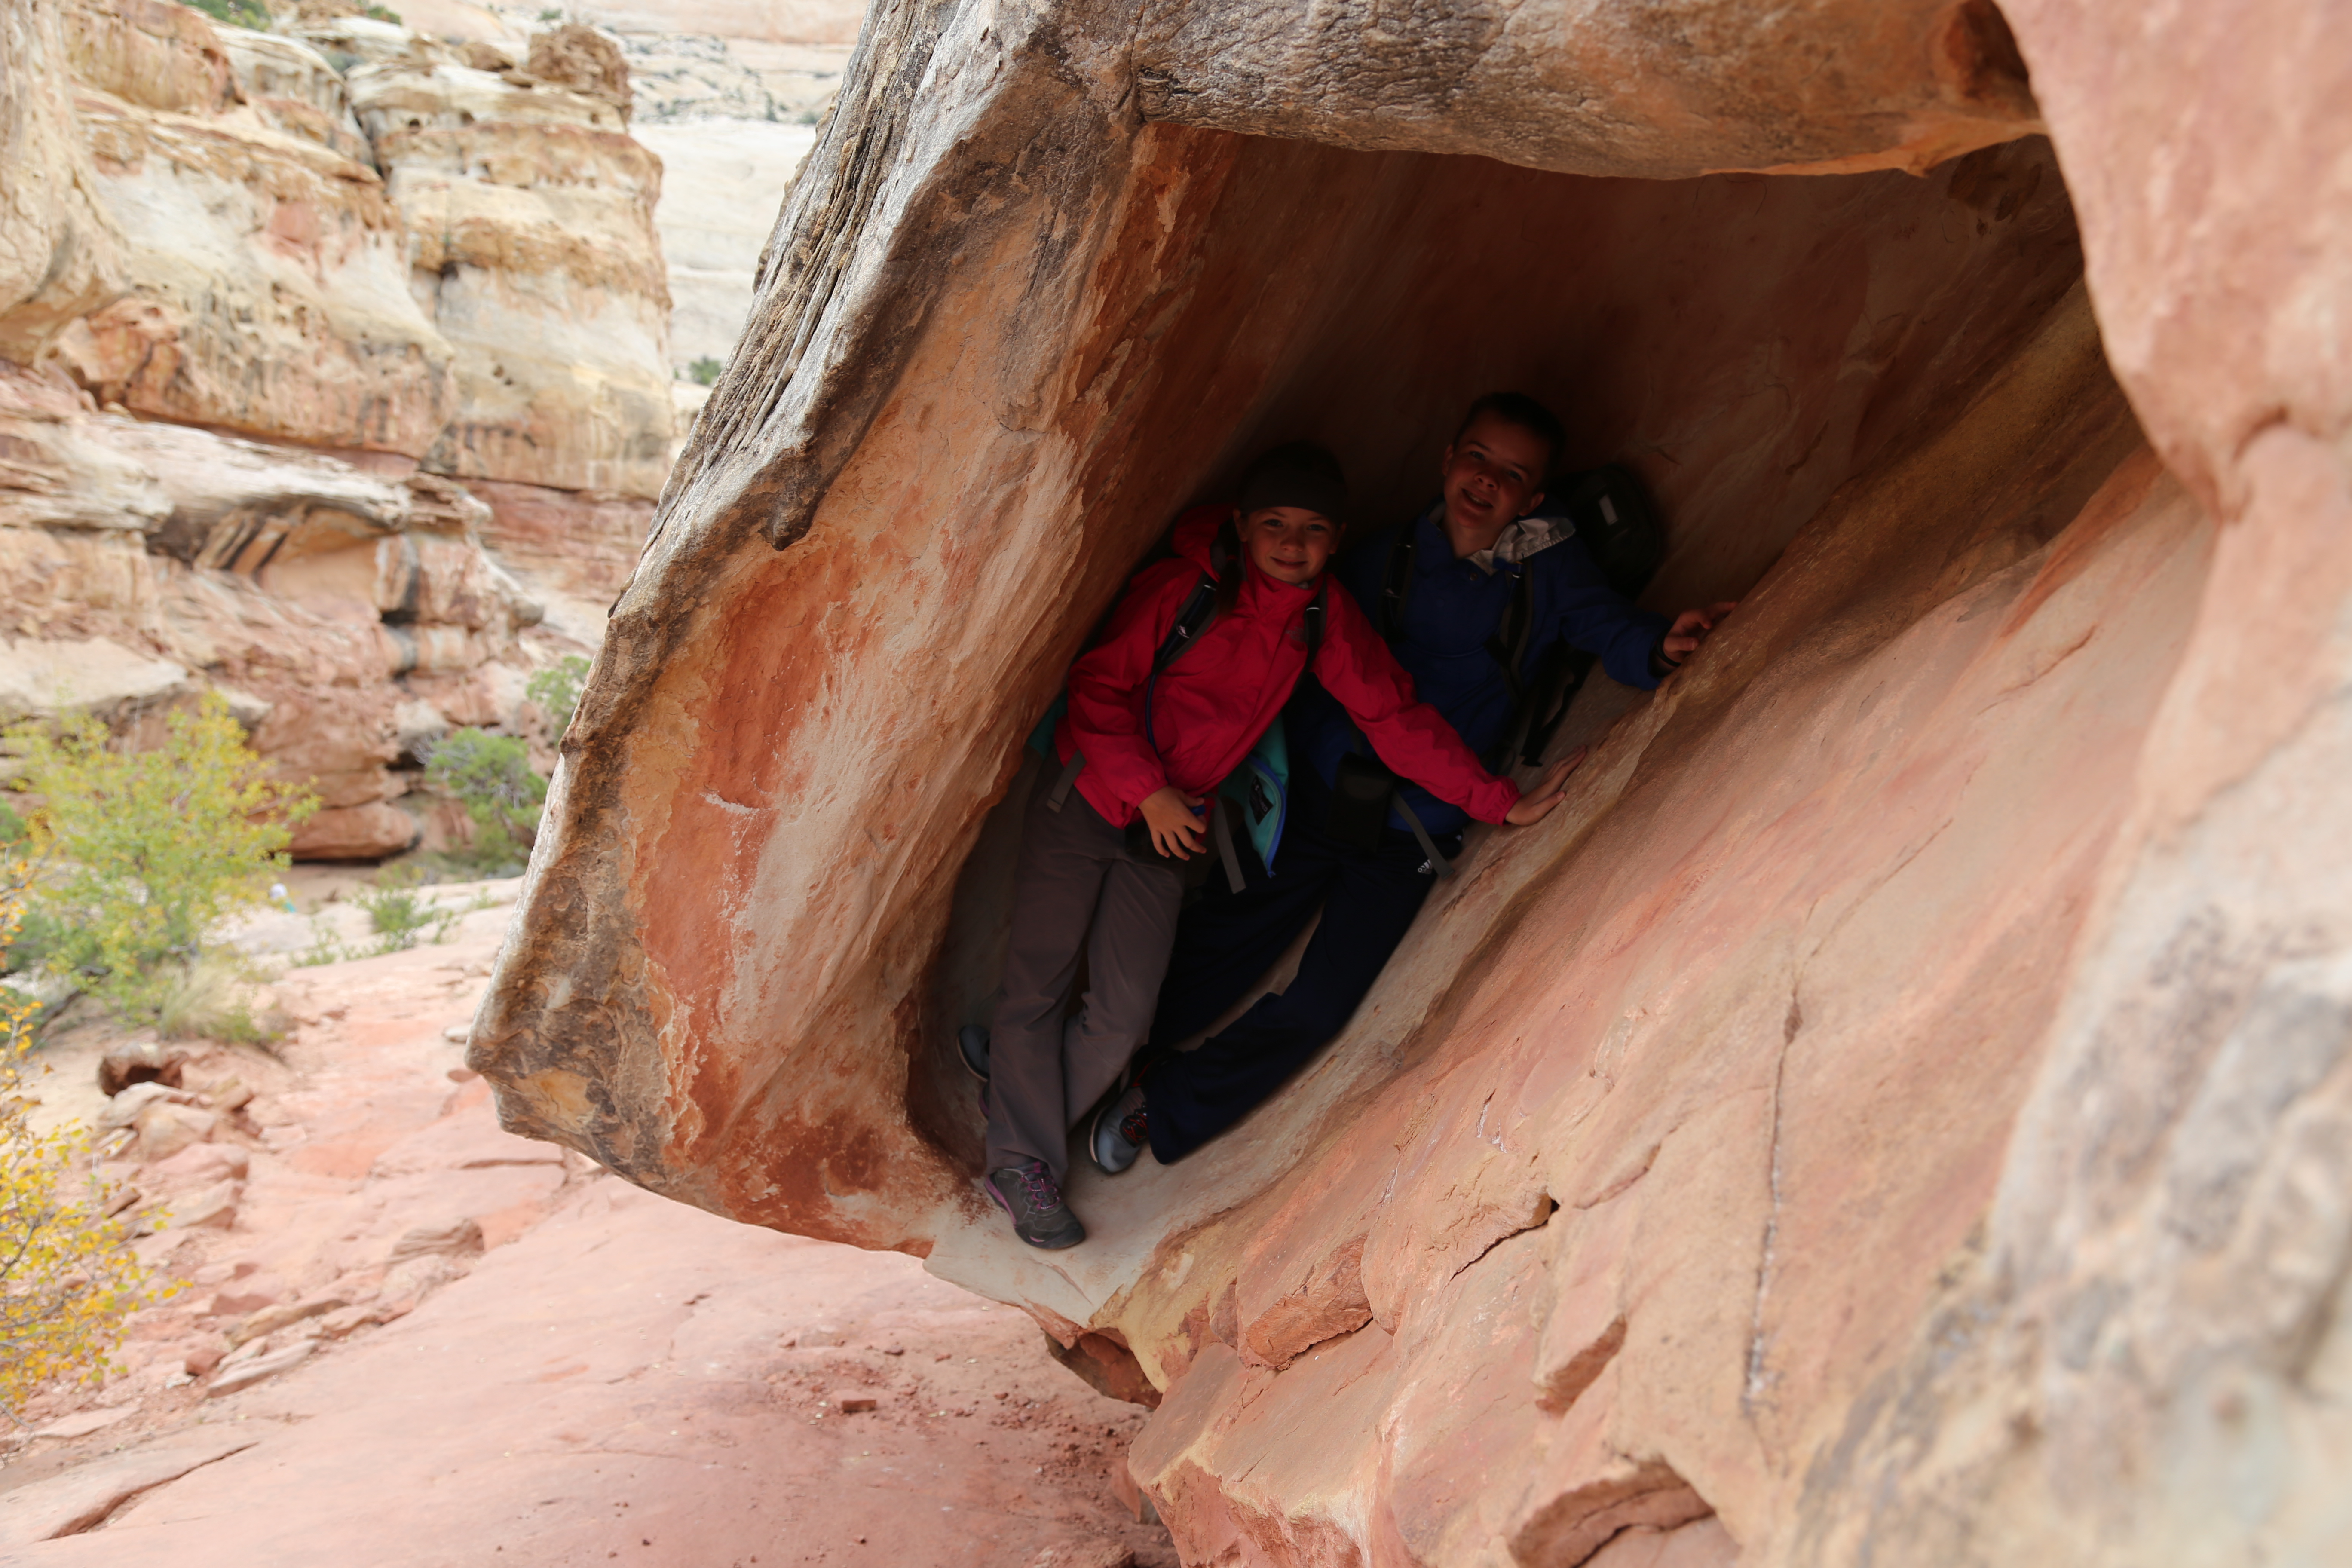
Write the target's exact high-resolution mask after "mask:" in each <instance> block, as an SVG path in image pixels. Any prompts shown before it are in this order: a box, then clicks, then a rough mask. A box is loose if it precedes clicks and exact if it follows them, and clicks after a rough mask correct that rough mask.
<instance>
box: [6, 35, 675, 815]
mask: <svg viewBox="0 0 2352 1568" xmlns="http://www.w3.org/2000/svg"><path fill="white" fill-rule="evenodd" d="M0 16H5V22H6V26H8V27H9V28H10V29H11V32H10V35H9V36H10V39H11V51H10V61H9V68H8V72H7V77H6V83H5V92H6V94H7V99H6V104H5V109H6V121H5V123H6V132H5V134H6V137H7V144H6V150H7V151H8V153H9V154H10V160H11V163H12V164H14V165H15V166H18V167H21V168H26V169H28V170H33V171H37V177H34V178H31V179H28V180H26V181H24V182H12V183H11V184H10V185H9V190H8V195H7V197H6V200H7V201H8V202H9V203H10V204H11V205H10V207H9V209H8V211H7V212H6V213H5V215H0V245H5V246H6V247H8V249H7V251H6V255H7V257H8V258H9V259H8V261H7V264H6V267H5V269H0V283H5V288H0V356H5V359H0V438H5V441H6V442H7V449H8V451H9V453H10V454H11V455H10V458H9V462H8V466H7V468H5V471H0V571H5V574H6V580H7V583H8V584H9V589H10V598H9V602H8V616H7V618H8V621H9V625H8V626H7V628H6V635H8V636H9V637H11V638H12V639H14V640H12V641H11V643H10V644H9V650H8V655H7V658H6V660H5V665H6V668H5V672H0V673H5V686H6V688H7V689H9V690H10V691H12V692H19V693H21V694H23V700H22V701H18V702H16V703H15V706H16V708H19V709H28V710H42V711H46V710H49V709H51V708H53V707H55V706H56V705H57V703H58V701H60V700H74V701H86V702H89V703H93V704H95V705H97V706H99V707H100V708H103V709H105V710H108V711H110V712H112V713H115V714H116V715H117V716H118V717H121V716H122V715H123V714H124V713H127V712H129V711H131V710H135V709H136V708H137V707H138V706H139V705H140V704H142V703H143V704H149V705H152V703H154V702H157V701H169V700H178V698H179V697H181V696H183V695H184V694H187V693H189V692H192V691H193V690H194V689H197V688H199V687H201V686H204V685H207V684H210V685H216V686H222V687H224V688H226V689H229V690H230V691H231V692H232V693H233V695H234V698H235V700H236V702H237V703H238V704H239V708H238V711H239V712H240V715H241V716H242V717H245V718H246V719H247V724H248V728H249V729H251V731H252V733H253V738H254V742H255V744H256V745H257V746H258V747H259V748H260V749H261V750H262V751H263V752H265V754H267V755H268V756H270V757H271V758H272V759H273V760H275V761H276V762H277V763H278V765H279V766H280V768H281V769H282V770H283V771H285V772H286V773H289V775H290V776H293V777H296V778H299V779H304V780H312V781H315V782H316V783H317V784H318V787H319V789H320V794H321V795H322V797H323V798H324V799H325V802H326V806H327V809H326V810H325V811H323V812H322V813H321V814H320V816H318V817H316V818H314V819H313V820H312V821H311V823H310V824H309V825H308V826H306V827H305V828H304V829H303V831H302V833H301V835H300V837H299V838H298V839H297V842H296V845H295V849H296V852H297V853H298V854H304V855H310V856H316V857H330V858H341V857H373V856H379V855H383V854H386V853H390V852H393V851H395V850H398V849H400V848H402V847H405V846H407V845H408V844H409V843H410V842H412V841H413V840H414V839H415V837H416V834H417V825H416V823H415V821H414V820H412V819H411V817H410V816H408V815H407V814H405V813H404V812H403V811H402V810H400V809H399V808H398V807H396V806H395V805H394V804H393V802H394V801H395V800H396V799H398V798H399V797H400V796H401V795H403V794H404V791H405V790H406V789H407V787H408V785H409V784H410V782H411V781H412V780H413V779H414V777H415V767H416V765H417V762H418V757H417V750H418V747H419V746H420V745H422V744H425V743H427V742H430V741H431V740H432V739H434V738H435V737H436V736H437V735H438V734H440V733H444V732H446V731H447V730H448V729H450V728H452V727H454V726H456V725H459V724H467V723H474V724H489V725H492V726H500V727H513V726H516V725H528V724H530V723H531V722H533V720H532V719H531V716H530V714H528V713H526V712H525V711H524V710H523V708H522V701H523V697H522V688H523V685H524V682H525V679H526V677H527V674H528V671H529V669H530V666H531V665H532V664H533V663H534V662H537V661H540V660H543V659H545V658H549V657H551V656H553V655H556V654H561V653H565V652H571V651H579V650H584V649H589V648H593V646H594V642H595V639H596V637H597V635H598V632H599V630H600V626H599V622H600V621H601V610H602V606H603V604H604V602H605V601H606V600H608V599H609V597H610V595H611V593H612V592H613V591H614V589H615V588H616V587H617V586H618V584H619V583H620V581H621V580H622V579H623V578H624V577H625V575H626V573H627V570H628V566H629V563H630V562H631V561H632V560H633V559H634V557H635V549H636V545H637V543H638V542H639V540H640V539H641V538H642V536H643V533H644V529H645V523H646V517H647V514H648V513H649V512H650V510H651V504H652V497H653V496H654V495H655V494H656V492H657V491H658V489H659V488H660V485H661V482H662V479H663V477H664V476H665V475H666V473H667V468H668V460H669V444H670V441H671V432H672V428H673V415H672V411H671V394H670V390H669V376H668V369H667V352H666V348H665V346H664V331H665V313H666V311H667V294H666V292H665V290H664V288H663V283H662V267H661V260H660V251H659V243H658V239H657V237H656V235H655V232H654V229H653V226H652V223H651V211H652V205H653V202H654V200H655V198H656V195H657V193H658V188H659V163H658V162H657V161H656V159H655V158H654V157H653V155H652V154H651V153H647V152H646V150H645V149H644V148H643V147H641V146H639V145H637V144H636V143H635V142H633V141H631V140H630V139H629V137H628V136H627V134H626V132H625V109H626V96H627V89H626V72H625V66H624V65H623V64H622V61H621V57H620V55H619V52H618V50H617V49H615V48H614V47H613V46H612V45H610V44H609V43H608V42H604V41H603V40H601V39H597V38H595V37H594V35H593V34H587V33H586V32H585V30H584V29H572V30H570V31H568V32H562V36H561V37H558V38H556V39H555V42H557V43H562V44H565V45H567V47H552V45H551V47H547V48H544V49H542V50H541V55H543V56H544V58H540V57H537V56H533V57H530V60H529V61H528V62H527V63H530V64H531V65H532V66H533V67H534V68H535V70H534V69H526V68H524V67H523V65H521V64H518V63H517V62H516V61H514V60H510V59H507V58H504V57H503V56H499V55H498V54H497V53H496V52H495V51H492V52H491V53H490V54H488V55H486V56H482V57H481V58H482V59H483V63H484V65H485V67H486V68H482V69H475V68H471V67H468V66H467V65H466V64H464V63H463V50H462V49H459V48H457V47H454V46H445V45H442V44H439V43H437V42H435V41H433V40H431V39H427V38H425V37H420V36H418V35H415V34H413V33H411V32H409V31H407V30H405V29H404V28H401V27H398V26H391V25H389V24H385V23H382V22H377V21H372V20H369V19H367V18H364V17H350V18H344V19H341V20H339V21H332V22H327V23H320V24H313V25H304V26H296V27H295V28H294V29H293V30H292V31H291V32H287V33H261V32H256V31H251V30H248V29H246V28H241V27H230V26H215V24H214V23H213V22H211V21H210V20H208V19H207V18H206V17H205V16H204V15H203V14H201V13H199V12H197V11H195V10H194V9H192V8H190V7H188V6H186V5H179V4H174V3H171V0H72V3H71V4H67V5H30V4H21V5H8V6H6V7H5V10H0ZM583 40H584V41H583ZM461 476H462V477H463V478H465V479H477V480H478V482H480V483H481V485H482V493H480V494H476V493H473V492H471V491H469V490H468V489H467V488H465V486H464V484H462V483H460V482H458V479H459V477H461ZM509 545H511V546H512V549H511V552H509V551H508V549H507V547H508V546H509ZM518 572H519V573H521V574H524V575H526V576H529V577H530V578H532V579H533V581H532V583H531V584H530V586H528V587H526V586H525V585H524V584H522V583H520V582H519V581H518V579H517V577H516V575H515V574H516V573H518ZM550 606H552V607H553V608H554V609H555V611H556V617H555V618H556V623H557V625H558V626H560V627H561V628H562V629H561V631H555V630H538V629H534V628H538V627H540V626H541V622H542V619H543V617H544V616H545V615H546V612H547V610H548V608H549V607H550ZM165 672H169V674H168V678H167V675H166V673H165ZM126 705H127V706H126Z"/></svg>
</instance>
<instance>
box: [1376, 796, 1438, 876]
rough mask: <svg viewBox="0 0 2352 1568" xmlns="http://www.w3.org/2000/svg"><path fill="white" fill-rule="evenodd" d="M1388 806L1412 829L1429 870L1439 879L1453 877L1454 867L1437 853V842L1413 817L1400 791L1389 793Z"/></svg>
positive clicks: (1417, 819) (1416, 817)
mask: <svg viewBox="0 0 2352 1568" xmlns="http://www.w3.org/2000/svg"><path fill="white" fill-rule="evenodd" d="M1389 804H1390V805H1392V806H1394V807H1396V814H1397V815H1398V816H1402V817H1403V818H1404V825H1405V826H1407V827H1410V828H1412V836H1413V837H1414V838H1415V839H1416V840H1417V841H1418V842H1419V843H1420V845H1421V852H1422V853H1423V854H1424V855H1426V856H1428V857H1429V868H1430V869H1431V870H1432V871H1433V872H1435V873H1436V874H1437V875H1438V876H1441V877H1451V876H1452V875H1454V867H1453V866H1452V865H1451V864H1450V863H1449V862H1448V861H1447V860H1446V858H1445V857H1444V856H1443V855H1441V854H1439V853H1438V852H1437V840H1436V839H1434V838H1432V837H1430V836H1429V829H1428V828H1426V827H1423V826H1422V825H1421V818H1420V817H1418V816H1414V815H1413V810H1412V805H1410V804H1408V803H1407V802H1406V800H1405V798H1404V791H1402V790H1401V789H1400V790H1395V791H1392V792H1391V794H1390V795H1389Z"/></svg>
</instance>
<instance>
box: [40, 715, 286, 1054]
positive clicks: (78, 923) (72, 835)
mask: <svg viewBox="0 0 2352 1568" xmlns="http://www.w3.org/2000/svg"><path fill="white" fill-rule="evenodd" d="M165 730H166V734H165V740H164V742H163V745H162V746H160V747H158V748H157V749H155V750H153V751H149V752H129V751H121V750H118V749H116V748H115V747H114V746H113V745H112V744H111V743H110V742H111V738H110V735H109V734H108V732H107V729H106V726H105V725H104V724H102V723H100V722H99V721H97V720H96V719H93V718H91V717H89V715H88V714H79V713H77V714H70V715H68V717H66V718H65V719H64V720H62V721H59V722H58V724H57V726H56V727H55V729H54V730H52V729H49V728H47V727H44V726H42V725H39V724H26V725H20V726H19V727H18V728H17V729H16V730H15V731H12V734H11V739H12V740H13V741H14V742H15V743H16V748H17V750H18V752H19V754H20V755H21V756H22V757H23V759H24V773H23V782H24V785H25V788H26V791H27V792H28V793H29V795H30V796H31V797H33V799H34V800H35V801H37V804H33V805H31V806H30V809H28V810H27V811H26V813H25V817H26V826H27V827H28V828H29V829H30V831H31V842H32V845H33V848H34V851H35V854H36V857H37V860H36V864H37V866H38V868H39V874H38V877H37V881H36V883H35V885H34V888H33V890H32V900H33V911H32V912H33V916H34V921H33V929H32V930H31V931H30V932H29V935H30V937H31V939H32V942H31V945H33V946H35V947H36V948H37V949H38V950H39V951H40V952H41V954H42V957H41V967H42V968H43V969H45V970H47V972H49V973H58V974H64V975H68V976H70V977H71V978H72V979H73V981H74V982H75V983H76V984H79V985H80V986H82V987H84V988H85V989H88V990H89V991H91V992H93V993H95V994H97V995H98V997H99V999H100V1000H101V1001H103V1002H105V1003H106V1004H107V1005H109V1006H110V1007H111V1008H113V1009H114V1010H115V1012H116V1013H118V1014H119V1015H121V1016H123V1017H124V1018H127V1019H131V1020H134V1021H137V1022H141V1023H152V1022H154V1021H155V1020H156V1017H157V1016H158V1014H159V1013H160V1011H161V1010H162V1007H163V1003H164V1001H165V999H166V998H167V996H168V995H169V994H171V992H172V990H173V987H174V986H176V985H179V984H182V983H183V982H184V976H185V974H186V973H187V972H188V971H189V969H191V968H192V967H193V966H194V964H195V963H196V960H197V958H198V956H199V955H200V952H201V949H202V944H203V942H204V939H205V933H206V932H207V931H210V930H211V929H212V927H213V926H214V925H215V924H216V923H218V922H219V921H221V919H222V918H223V917H225V916H227V915H230V914H233V913H235V912H236V911H237V910H240V909H246V908H250V907H252V906H253V905H256V904H258V903H260V902H261V901H262V900H264V898H265V897H266V896H267V894H266V891H265V889H266V888H267V887H268V880H269V876H270V874H272V873H277V872H282V871H283V870H284V868H285V867H286V865H287V863H288V862H287V858H286V853H285V851H286V846H287V845H288V844H289V842H291V841H292V838H293V830H294V827H295V825H297V824H299V823H300V822H301V821H302V820H303V819H304V818H306V817H308V816H310V814H311V813H312V812H313V811H316V810H317V809H318V807H319V799H318V796H317V795H313V794H312V793H311V792H310V791H309V790H307V789H302V788H298V787H295V786H291V785H289V784H283V783H281V782H279V781H278V779H277V778H275V777H274V776H273V775H272V774H271V773H270V770H269V764H268V763H265V762H264V761H262V759H261V758H260V757H259V756H257V755H256V754H255V752H254V751H253V749H252V748H251V747H249V746H247V744H246V743H245V731H243V730H242V729H240V728H239V727H238V725H237V722H236V720H235V719H234V718H232V717H231V716H230V714H229V710H228V703H227V700H226V699H224V698H223V697H221V695H220V694H219V693H218V692H212V693H208V694H207V695H206V696H205V699H204V700H203V701H202V702H200V703H199V704H198V705H197V706H196V707H195V708H194V709H193V710H180V711H177V712H174V713H173V714H172V715H171V716H170V718H169V719H168V720H167V721H166V723H165Z"/></svg>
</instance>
